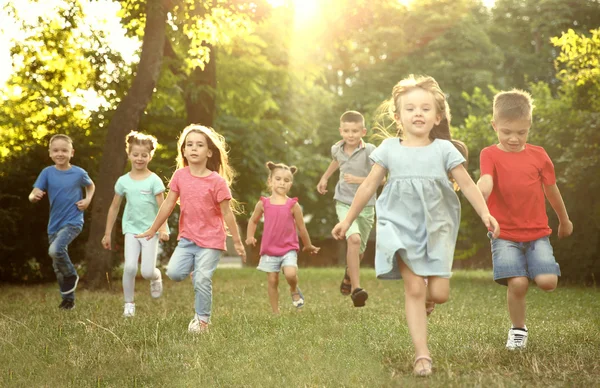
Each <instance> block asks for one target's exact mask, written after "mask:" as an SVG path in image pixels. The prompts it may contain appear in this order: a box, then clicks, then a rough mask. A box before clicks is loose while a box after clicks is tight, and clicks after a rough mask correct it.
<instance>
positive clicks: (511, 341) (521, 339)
mask: <svg viewBox="0 0 600 388" xmlns="http://www.w3.org/2000/svg"><path fill="white" fill-rule="evenodd" d="M526 347H527V328H525V329H515V328H511V329H510V330H509V331H508V339H507V340H506V349H508V350H521V349H525V348H526Z"/></svg>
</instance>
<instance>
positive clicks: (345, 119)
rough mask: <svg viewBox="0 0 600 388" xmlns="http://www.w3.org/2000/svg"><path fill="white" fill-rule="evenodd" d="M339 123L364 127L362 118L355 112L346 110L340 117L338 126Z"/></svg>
mask: <svg viewBox="0 0 600 388" xmlns="http://www.w3.org/2000/svg"><path fill="white" fill-rule="evenodd" d="M341 123H360V124H362V125H363V127H364V126H365V118H364V116H363V115H362V114H361V113H360V112H357V111H355V110H348V111H346V112H344V113H342V115H341V116H340V124H341Z"/></svg>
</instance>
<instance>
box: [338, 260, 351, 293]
mask: <svg viewBox="0 0 600 388" xmlns="http://www.w3.org/2000/svg"><path fill="white" fill-rule="evenodd" d="M345 281H348V282H350V276H348V268H347V267H346V270H345V271H344V280H342V284H340V292H341V293H342V295H344V296H348V295H350V293H351V292H352V284H351V283H346V282H345Z"/></svg>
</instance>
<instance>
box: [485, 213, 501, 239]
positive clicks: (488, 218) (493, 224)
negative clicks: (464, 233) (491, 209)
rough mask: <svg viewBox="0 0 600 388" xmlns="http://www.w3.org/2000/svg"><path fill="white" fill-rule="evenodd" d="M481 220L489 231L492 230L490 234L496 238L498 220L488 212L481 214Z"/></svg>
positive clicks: (498, 230) (498, 233)
mask: <svg viewBox="0 0 600 388" xmlns="http://www.w3.org/2000/svg"><path fill="white" fill-rule="evenodd" d="M481 220H482V221H483V223H484V224H485V226H486V227H487V228H488V230H489V231H490V232H492V236H493V237H494V238H498V236H500V225H498V221H496V219H495V218H494V217H492V215H491V214H490V213H487V214H484V215H483V216H481Z"/></svg>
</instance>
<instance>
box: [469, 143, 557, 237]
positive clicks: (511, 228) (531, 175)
mask: <svg viewBox="0 0 600 388" xmlns="http://www.w3.org/2000/svg"><path fill="white" fill-rule="evenodd" d="M479 159H480V169H481V176H484V175H486V174H487V175H491V176H492V178H493V180H494V188H493V189H492V193H491V194H490V197H489V198H488V207H489V209H490V213H491V214H492V216H494V218H496V220H497V221H498V224H500V238H501V239H503V240H510V241H516V242H526V241H533V240H537V239H539V238H542V237H544V236H548V235H550V234H551V233H552V229H550V227H549V226H548V216H547V215H546V199H545V197H544V188H543V185H553V184H554V183H556V177H555V175H554V165H553V164H552V161H551V160H550V157H549V156H548V154H547V153H546V151H545V150H544V149H543V148H542V147H539V146H534V145H531V144H526V145H525V149H524V150H523V151H521V152H505V151H502V150H501V149H500V148H498V147H497V146H496V145H493V146H490V147H486V148H484V149H483V150H482V151H481V154H480V156H479Z"/></svg>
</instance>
